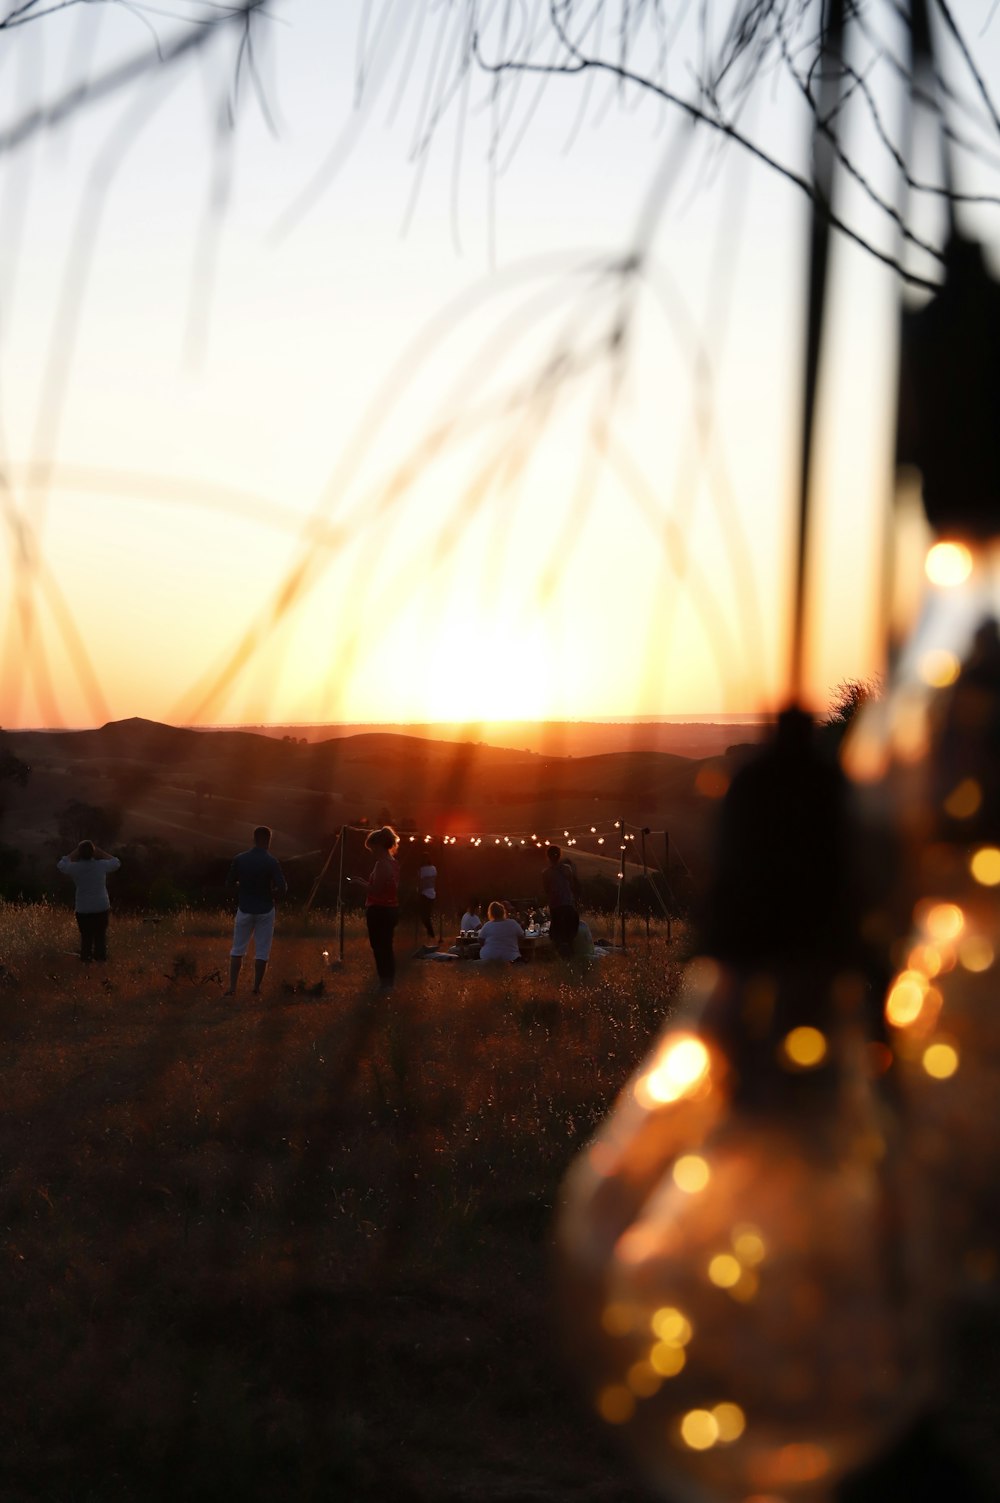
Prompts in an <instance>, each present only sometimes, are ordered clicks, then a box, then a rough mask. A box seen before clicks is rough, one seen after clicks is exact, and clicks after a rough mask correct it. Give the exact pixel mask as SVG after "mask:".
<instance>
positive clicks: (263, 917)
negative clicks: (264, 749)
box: [223, 825, 288, 997]
mask: <svg viewBox="0 0 1000 1503" xmlns="http://www.w3.org/2000/svg"><path fill="white" fill-rule="evenodd" d="M270 844H271V831H270V830H269V829H268V827H267V825H258V826H257V828H256V829H255V830H254V832H253V845H252V846H251V847H250V849H249V850H248V851H241V852H240V854H239V855H238V856H237V857H236V858H235V860H234V861H233V864H232V866H231V867H230V868H229V875H228V877H227V878H226V886H227V887H228V888H231V889H232V888H235V889H237V890H238V892H239V902H238V906H237V909H236V919H235V921H234V923H233V948H232V950H231V951H230V952H229V986H228V987H227V989H226V990H225V992H223V996H224V997H232V996H234V995H235V992H236V983H237V981H238V980H239V976H240V969H241V967H242V965H243V957H244V955H245V954H246V953H247V949H248V948H249V945H250V939H251V936H252V937H253V953H254V967H253V994H254V996H255V997H256V996H259V995H260V986H261V982H262V981H263V980H264V972H265V971H266V970H267V962H268V960H269V959H270V956H271V941H272V939H273V938H274V899H275V896H276V895H277V896H279V897H280V896H281V894H282V893H285V892H287V891H288V883H287V882H286V881H285V877H284V873H283V872H282V870H281V867H280V866H279V865H278V862H277V860H276V858H275V857H274V856H272V855H271V852H270V851H269V850H268V846H269V845H270Z"/></svg>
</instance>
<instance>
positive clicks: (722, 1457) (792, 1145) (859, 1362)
mask: <svg viewBox="0 0 1000 1503" xmlns="http://www.w3.org/2000/svg"><path fill="white" fill-rule="evenodd" d="M759 981H760V978H759V977H758V978H751V977H750V976H746V975H740V974H738V973H735V972H734V971H732V970H731V969H730V968H729V967H727V966H723V965H719V964H717V963H715V962H712V961H705V960H702V961H699V962H694V963H693V964H692V965H691V966H690V967H689V969H688V971H687V973H686V991H687V994H688V1002H689V1003H692V1004H693V1006H692V1007H691V1008H690V1010H691V1011H693V1012H694V1014H695V1016H696V1018H697V1020H698V1021H697V1024H696V1026H695V1027H694V1028H692V1029H686V1030H685V1029H678V1028H676V1027H673V1028H668V1029H667V1030H666V1031H665V1032H664V1034H663V1035H662V1036H661V1038H660V1039H659V1040H658V1042H657V1044H656V1046H655V1048H654V1050H653V1052H652V1054H651V1056H650V1057H649V1059H648V1060H647V1061H646V1062H645V1063H644V1065H643V1066H642V1068H641V1069H640V1070H639V1071H638V1072H637V1074H636V1076H635V1077H634V1079H633V1080H632V1082H631V1083H630V1084H629V1085H628V1086H627V1087H626V1089H625V1091H624V1093H623V1095H622V1097H621V1098H620V1100H619V1102H618V1104H617V1106H616V1108H615V1110H614V1112H613V1113H612V1115H611V1117H610V1118H609V1119H608V1121H607V1122H606V1123H605V1125H604V1127H603V1129H602V1131H601V1132H600V1133H599V1135H598V1137H597V1139H596V1140H595V1142H594V1143H593V1144H592V1145H591V1147H590V1148H589V1149H588V1150H587V1151H586V1153H585V1154H584V1155H583V1157H582V1158H581V1159H580V1160H579V1161H578V1162H577V1164H576V1165H575V1166H574V1168H573V1170H572V1171H571V1174H570V1177H569V1179H568V1181H567V1186H566V1196H565V1210H564V1212H563V1215H562V1219H561V1222H560V1224H559V1227H558V1243H559V1248H560V1252H561V1256H562V1260H563V1268H564V1270H565V1272H566V1279H565V1283H564V1288H563V1293H564V1296H565V1298H566V1301H567V1325H568V1329H569V1337H570V1342H571V1345H572V1347H573V1349H574V1353H575V1356H576V1358H577V1362H578V1366H579V1367H580V1368H582V1370H583V1371H585V1372H587V1373H588V1374H589V1378H590V1383H589V1392H590V1395H591V1399H592V1402H593V1405H594V1408H595V1410H596V1412H597V1413H598V1414H599V1415H600V1416H601V1418H602V1419H603V1420H604V1421H605V1422H606V1423H608V1424H610V1425H613V1426H614V1427H615V1428H616V1430H618V1431H619V1432H620V1433H621V1435H622V1437H623V1439H624V1440H625V1441H626V1443H627V1444H628V1445H629V1446H630V1448H631V1449H632V1450H633V1451H634V1453H635V1455H636V1456H637V1458H638V1460H639V1461H640V1463H641V1465H642V1466H643V1468H644V1470H645V1471H646V1472H647V1473H648V1474H649V1476H650V1477H651V1479H652V1480H653V1481H654V1483H656V1484H658V1485H660V1486H662V1487H663V1489H664V1491H665V1492H666V1493H667V1494H668V1495H676V1496H687V1493H685V1490H684V1489H685V1486H687V1489H688V1492H689V1493H690V1494H691V1496H699V1497H700V1496H705V1497H712V1498H726V1499H741V1500H742V1499H746V1498H750V1497H762V1496H768V1497H772V1496H781V1497H782V1498H785V1497H789V1498H790V1497H792V1496H794V1497H795V1498H804V1497H805V1496H807V1495H812V1494H811V1490H813V1489H820V1488H822V1489H823V1490H827V1489H830V1488H832V1486H833V1484H834V1483H835V1482H836V1479H837V1478H838V1477H839V1476H840V1475H842V1474H843V1473H844V1472H845V1471H846V1470H848V1469H851V1468H853V1467H855V1466H857V1465H859V1464H861V1463H862V1462H863V1461H864V1460H865V1459H866V1458H868V1457H870V1456H871V1455H872V1454H873V1453H875V1452H876V1451H877V1450H878V1449H879V1447H880V1446H881V1445H882V1444H883V1443H884V1438H885V1436H886V1434H887V1433H891V1432H892V1431H893V1430H894V1429H895V1428H896V1427H897V1426H898V1425H899V1424H900V1423H901V1421H902V1420H903V1419H905V1417H906V1416H907V1414H908V1413H909V1412H910V1411H911V1410H912V1408H913V1407H914V1406H915V1405H916V1404H917V1403H918V1402H919V1401H920V1399H921V1396H922V1390H921V1383H922V1371H923V1369H922V1363H921V1361H920V1360H919V1354H920V1352H921V1350H922V1346H921V1344H922V1340H923V1329H922V1314H921V1308H920V1302H919V1300H918V1298H916V1297H915V1296H912V1295H911V1299H910V1301H909V1303H908V1302H907V1299H906V1296H905V1295H901V1281H900V1277H899V1274H898V1267H897V1266H894V1263H893V1258H892V1257H887V1249H886V1246H885V1243H884V1238H885V1234H886V1225H887V1223H886V1216H887V1214H888V1213H889V1208H890V1207H892V1206H893V1205H894V1204H895V1202H896V1192H897V1185H896V1179H895V1176H896V1173H897V1157H896V1152H895V1144H894V1141H893V1138H892V1129H891V1119H890V1118H888V1117H887V1116H886V1115H885V1113H884V1111H883V1107H882V1105H881V1104H880V1101H879V1099H878V1097H877V1096H876V1095H875V1093H874V1091H873V1090H872V1088H871V1087H870V1086H869V1085H866V1084H865V1082H866V1081H867V1080H868V1079H869V1076H868V1074H867V1071H866V1069H865V1066H864V1063H863V1060H864V1050H863V1046H862V1044H861V1042H860V1035H858V1034H856V1033H855V1032H854V1030H853V1027H848V1026H845V1027H844V1028H839V1029H837V1028H831V1027H825V1028H822V1029H821V1028H818V1027H811V1026H809V1025H805V1024H802V1025H799V1026H798V1027H797V1028H793V1029H789V1028H787V1027H785V1028H782V1027H781V1026H780V1020H781V1018H782V1017H784V1016H787V1015H792V1016H794V1015H795V1014H796V1012H798V1013H799V1015H801V1012H802V1007H803V998H802V995H801V983H799V982H794V981H793V982H789V981H787V980H786V979H783V978H781V977H777V976H775V977H772V978H770V979H769V982H768V988H769V992H770V996H771V1004H772V1011H773V1013H774V1019H773V1025H772V1027H771V1030H770V1036H771V1038H772V1042H771V1043H770V1044H769V1045H767V1046H766V1047H765V1046H764V1044H762V1043H761V1041H760V1040H753V1041H752V1043H751V1047H752V1048H753V1049H755V1050H756V1049H758V1048H759V1050H760V1055H759V1057H760V1058H761V1059H762V1060H765V1061H766V1069H767V1070H768V1071H770V1076H769V1079H768V1080H767V1081H766V1082H764V1083H763V1084H762V1083H761V1082H760V1081H759V1080H754V1079H753V1078H752V1077H745V1076H744V1072H743V1066H734V1065H733V1063H732V1062H731V1060H730V1057H729V1053H728V1051H727V1048H726V1047H725V1044H724V1037H725V1031H724V1030H722V1031H721V1032H720V1017H722V1016H723V1015H724V1016H725V1017H726V1018H727V1019H729V1020H733V1019H746V1018H747V1017H750V1018H752V1017H753V1016H754V1009H753V1007H748V1006H747V1003H748V999H749V998H750V997H751V996H752V995H753V994H754V991H755V988H756V987H758V984H759ZM831 985H832V990H833V991H837V987H838V985H839V983H836V982H835V983H832V984H831ZM923 985H924V986H925V987H926V986H927V985H928V983H927V982H926V979H924V982H923ZM797 987H798V988H799V991H798V992H797V991H796V988H797ZM917 990H918V991H919V990H920V988H919V987H918V988H917ZM843 991H844V987H843V985H840V990H839V992H838V995H840V994H842V993H843ZM790 994H793V995H791V1002H792V1003H794V1005H792V1006H789V999H790ZM754 1026H755V1025H754V1024H751V1032H752V1030H753V1027H754ZM789 1041H791V1047H787V1046H788V1045H789ZM800 1046H801V1049H800ZM930 1063H931V1064H932V1065H933V1067H934V1068H938V1069H940V1070H942V1071H943V1070H944V1069H945V1068H947V1059H946V1057H945V1056H944V1055H935V1056H933V1057H932V1059H931V1061H930ZM929 1078H930V1077H928V1079H929ZM762 1103H767V1104H766V1105H762ZM916 1245H917V1246H918V1247H919V1246H920V1245H921V1244H920V1243H919V1239H918V1241H917V1243H916ZM901 1252H903V1249H902V1248H901V1247H894V1256H896V1255H899V1254H900V1253H901ZM903 1256H904V1263H905V1261H906V1260H905V1252H904V1253H903ZM902 1283H904V1284H906V1287H907V1288H909V1289H912V1288H913V1287H915V1286H914V1285H913V1284H908V1283H907V1276H904V1278H903V1280H902ZM916 1287H920V1280H919V1278H918V1279H917V1280H916ZM685 1476H687V1478H688V1481H687V1483H686V1484H685V1483H684V1482H683V1481H682V1480H681V1479H683V1478H684V1477H685ZM692 1479H693V1480H694V1482H695V1483H696V1485H700V1486H701V1487H702V1488H704V1490H705V1491H704V1494H702V1493H700V1492H698V1491H697V1490H695V1491H693V1492H692V1491H691V1481H692Z"/></svg>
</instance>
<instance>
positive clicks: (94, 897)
mask: <svg viewBox="0 0 1000 1503" xmlns="http://www.w3.org/2000/svg"><path fill="white" fill-rule="evenodd" d="M120 867H121V862H120V861H119V860H118V857H117V856H109V855H108V853H107V851H102V850H101V849H100V848H99V847H98V846H96V845H95V844H94V842H93V841H92V840H81V841H80V843H79V845H78V846H77V847H76V849H75V850H73V851H71V852H70V853H69V855H68V856H63V858H62V860H61V861H59V862H58V863H57V870H58V871H61V872H62V874H63V876H65V877H71V878H72V880H73V884H74V886H75V887H76V903H75V908H76V927H77V928H78V929H79V931H80V959H81V960H82V961H83V962H84V964H85V965H89V964H90V962H91V960H107V958H108V918H109V915H110V913H111V899H110V898H109V897H108V885H107V878H108V877H109V876H110V874H111V873H112V872H116V871H118V870H119V868H120Z"/></svg>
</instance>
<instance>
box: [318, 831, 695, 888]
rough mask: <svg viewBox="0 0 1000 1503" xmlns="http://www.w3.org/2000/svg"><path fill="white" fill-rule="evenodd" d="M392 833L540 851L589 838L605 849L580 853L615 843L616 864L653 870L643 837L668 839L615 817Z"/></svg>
mask: <svg viewBox="0 0 1000 1503" xmlns="http://www.w3.org/2000/svg"><path fill="white" fill-rule="evenodd" d="M342 828H343V830H344V832H345V833H347V832H351V833H354V834H359V835H369V834H371V830H372V828H373V827H372V826H370V825H344V826H343V827H342ZM396 833H397V834H398V836H399V843H400V845H401V846H403V845H423V846H432V845H438V846H441V847H448V846H466V847H469V846H472V847H474V848H479V847H480V846H483V845H485V846H486V847H487V848H489V847H490V846H493V847H494V848H497V847H506V848H507V849H508V850H517V849H520V848H521V847H525V848H527V847H528V846H534V847H535V848H536V849H538V850H540V851H544V850H545V849H546V848H547V847H548V846H550V845H558V846H560V847H561V848H565V849H567V850H569V849H572V848H574V847H576V846H578V845H579V844H580V841H581V840H584V841H587V840H588V838H589V839H591V840H592V842H593V844H594V845H595V846H602V847H603V846H607V847H608V850H607V851H601V850H593V851H585V852H583V854H587V855H592V856H606V857H608V859H610V858H611V855H612V854H613V852H614V850H615V847H616V845H617V850H618V855H619V865H620V867H624V865H625V863H626V861H627V860H629V859H632V860H643V861H644V865H646V866H653V867H656V868H657V869H660V863H659V862H658V861H656V860H654V859H652V858H644V846H643V836H645V837H647V838H648V839H650V840H652V839H654V838H657V837H658V838H659V839H661V840H667V839H668V838H669V832H668V831H667V830H654V829H651V828H650V826H649V825H630V824H629V822H628V821H627V820H622V819H616V820H614V821H613V823H612V824H610V825H593V824H588V825H568V826H563V828H562V830H561V831H560V830H558V829H556V830H553V831H552V832H551V833H545V834H540V833H539V831H538V827H537V826H536V827H535V828H534V829H533V830H531V831H530V832H529V831H528V830H500V831H496V830H484V831H464V832H460V833H457V834H437V833H429V832H427V831H421V830H397V832H396ZM616 837H617V839H616ZM637 841H638V842H639V848H640V852H641V853H642V854H640V855H638V856H636V855H634V854H632V852H633V848H634V847H635V845H636V842H637ZM670 849H671V853H672V855H673V856H674V857H676V859H677V861H678V862H679V864H680V865H681V866H683V868H684V870H685V871H688V872H689V868H688V866H687V863H686V862H685V861H684V858H683V857H682V856H681V855H680V852H679V851H678V850H677V847H676V843H674V842H671V845H670ZM624 876H625V873H624V871H623V870H619V871H618V873H617V879H618V880H619V881H621V880H623V879H624Z"/></svg>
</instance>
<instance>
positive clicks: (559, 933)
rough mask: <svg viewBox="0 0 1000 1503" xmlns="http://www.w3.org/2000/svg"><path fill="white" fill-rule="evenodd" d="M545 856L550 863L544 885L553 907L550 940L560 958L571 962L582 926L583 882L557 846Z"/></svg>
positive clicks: (543, 873) (552, 847)
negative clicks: (581, 894) (578, 899)
mask: <svg viewBox="0 0 1000 1503" xmlns="http://www.w3.org/2000/svg"><path fill="white" fill-rule="evenodd" d="M545 854H546V855H547V856H548V858H549V864H548V866H547V867H546V868H545V870H544V871H543V872H542V886H543V887H544V888H545V901H546V902H547V903H548V905H549V939H550V940H551V941H552V943H553V945H554V946H555V948H556V949H557V950H558V951H559V953H560V955H563V956H565V958H566V959H567V960H569V959H570V957H571V956H572V954H573V941H574V939H575V938H576V931H577V929H578V928H579V927H580V914H579V910H578V909H577V898H578V894H579V890H580V889H579V883H578V882H577V880H576V872H575V871H574V870H573V864H572V862H570V861H566V860H564V859H563V853H562V851H561V850H560V848H559V847H558V846H557V845H550V846H549V847H548V849H547V850H546V852H545Z"/></svg>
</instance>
